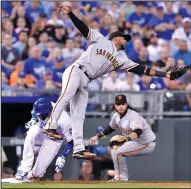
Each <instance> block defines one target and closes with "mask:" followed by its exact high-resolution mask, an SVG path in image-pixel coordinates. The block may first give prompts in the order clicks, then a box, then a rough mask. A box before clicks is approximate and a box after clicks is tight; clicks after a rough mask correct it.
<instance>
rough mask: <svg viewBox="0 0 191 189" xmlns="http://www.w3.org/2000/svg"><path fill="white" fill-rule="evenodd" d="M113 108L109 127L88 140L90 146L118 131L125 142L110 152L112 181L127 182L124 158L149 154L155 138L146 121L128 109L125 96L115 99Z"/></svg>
mask: <svg viewBox="0 0 191 189" xmlns="http://www.w3.org/2000/svg"><path fill="white" fill-rule="evenodd" d="M114 108H115V111H116V113H115V114H114V115H113V116H112V118H111V121H110V124H109V126H108V127H107V128H106V129H105V130H104V131H103V132H102V133H100V134H98V135H96V136H94V137H92V138H91V139H90V141H89V142H90V144H93V143H95V141H97V140H98V139H99V138H101V137H103V136H105V135H108V134H110V133H112V132H113V131H115V130H116V129H120V131H121V133H122V134H123V135H124V136H125V137H127V142H125V143H124V144H123V145H122V146H120V147H119V148H117V149H116V150H113V149H112V150H111V155H112V159H113V163H114V169H115V171H114V173H115V177H114V179H113V180H121V181H128V170H127V164H126V159H125V157H126V156H140V155H146V154H149V153H151V152H152V151H153V150H154V149H155V140H156V136H155V134H154V133H153V131H152V130H151V127H150V126H149V125H148V123H147V122H146V120H145V119H144V118H143V117H142V116H141V115H140V114H138V113H137V112H135V111H134V110H132V109H131V108H129V105H128V103H127V99H126V96H125V95H123V94H122V95H117V96H116V97H115V104H114Z"/></svg>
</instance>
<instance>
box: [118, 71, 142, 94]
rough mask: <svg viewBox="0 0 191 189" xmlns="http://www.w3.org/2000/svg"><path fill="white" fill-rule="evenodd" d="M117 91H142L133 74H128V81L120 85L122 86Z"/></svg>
mask: <svg viewBox="0 0 191 189" xmlns="http://www.w3.org/2000/svg"><path fill="white" fill-rule="evenodd" d="M117 91H140V87H139V85H138V84H137V83H136V82H135V78H134V74H133V73H131V72H127V73H126V80H125V81H122V82H121V83H120V85H119V86H118V88H117Z"/></svg>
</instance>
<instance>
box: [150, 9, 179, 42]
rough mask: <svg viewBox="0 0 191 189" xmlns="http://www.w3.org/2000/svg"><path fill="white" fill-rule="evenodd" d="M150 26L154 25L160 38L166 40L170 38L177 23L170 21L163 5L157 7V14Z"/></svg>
mask: <svg viewBox="0 0 191 189" xmlns="http://www.w3.org/2000/svg"><path fill="white" fill-rule="evenodd" d="M149 26H152V27H154V29H155V31H156V32H157V35H158V36H159V38H162V39H164V40H170V39H171V35H172V33H173V31H174V29H175V25H174V24H173V23H170V19H169V18H168V16H165V14H164V10H163V7H162V6H158V7H157V13H156V16H153V18H152V19H151V20H150V22H149Z"/></svg>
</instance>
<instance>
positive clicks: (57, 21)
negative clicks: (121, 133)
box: [47, 10, 64, 26]
mask: <svg viewBox="0 0 191 189" xmlns="http://www.w3.org/2000/svg"><path fill="white" fill-rule="evenodd" d="M47 24H49V25H52V26H57V25H60V26H64V22H63V20H61V19H59V18H58V14H57V12H56V10H53V11H52V12H51V15H50V19H49V20H48V21H47Z"/></svg>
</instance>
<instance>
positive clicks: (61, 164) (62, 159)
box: [55, 156, 66, 172]
mask: <svg viewBox="0 0 191 189" xmlns="http://www.w3.org/2000/svg"><path fill="white" fill-rule="evenodd" d="M65 162H66V160H65V157H64V156H61V157H58V158H57V160H56V164H55V165H56V168H55V171H56V172H61V171H62V169H63V168H64V165H65Z"/></svg>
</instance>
